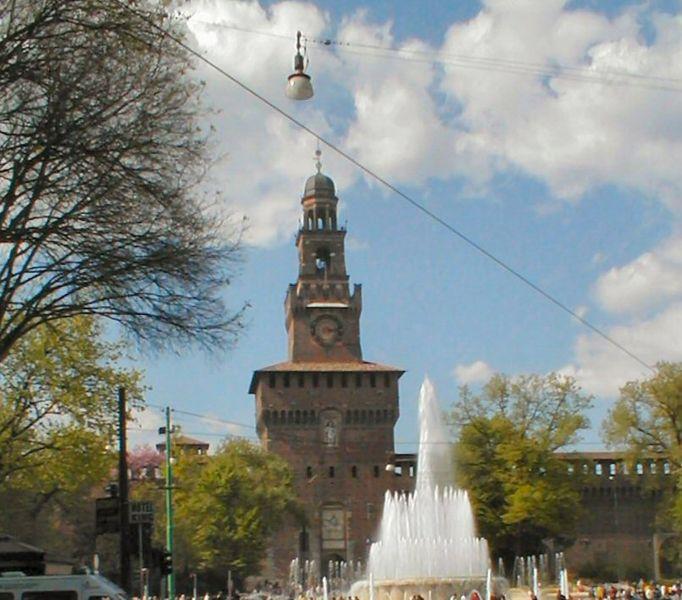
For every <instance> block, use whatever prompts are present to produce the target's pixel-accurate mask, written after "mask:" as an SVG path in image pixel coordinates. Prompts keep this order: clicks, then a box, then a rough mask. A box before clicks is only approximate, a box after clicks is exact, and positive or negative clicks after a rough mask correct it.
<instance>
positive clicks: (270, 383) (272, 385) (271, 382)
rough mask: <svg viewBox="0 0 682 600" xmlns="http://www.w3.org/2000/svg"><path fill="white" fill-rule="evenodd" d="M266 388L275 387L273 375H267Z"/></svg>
mask: <svg viewBox="0 0 682 600" xmlns="http://www.w3.org/2000/svg"><path fill="white" fill-rule="evenodd" d="M268 386H270V387H271V388H274V387H275V374H274V373H270V374H269V375H268Z"/></svg>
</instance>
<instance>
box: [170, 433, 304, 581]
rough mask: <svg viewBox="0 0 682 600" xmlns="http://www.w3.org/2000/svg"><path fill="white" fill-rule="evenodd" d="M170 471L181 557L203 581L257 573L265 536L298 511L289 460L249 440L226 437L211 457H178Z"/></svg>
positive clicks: (263, 549) (261, 558)
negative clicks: (171, 472) (227, 440)
mask: <svg viewBox="0 0 682 600" xmlns="http://www.w3.org/2000/svg"><path fill="white" fill-rule="evenodd" d="M175 475H176V479H177V485H178V489H177V493H176V495H175V501H176V502H175V506H176V512H175V515H176V527H177V529H176V531H177V540H178V549H179V554H180V555H181V556H180V558H181V560H182V561H183V562H184V563H185V564H186V565H187V566H189V567H190V568H192V569H193V570H197V571H199V572H201V573H203V574H204V579H207V578H208V579H210V578H211V576H213V577H214V578H215V579H216V582H217V583H222V582H223V581H224V577H225V574H226V573H227V571H228V570H231V571H232V573H233V575H234V576H235V577H236V578H237V580H240V579H243V578H244V577H247V576H249V575H252V574H255V573H257V572H258V570H259V568H260V563H261V561H262V560H263V559H264V558H265V551H266V548H267V543H268V538H269V536H270V535H271V534H272V533H273V532H274V531H275V530H276V529H277V528H278V527H279V526H280V525H281V523H282V520H283V519H284V517H285V515H287V514H297V513H298V510H297V502H296V495H295V491H294V487H293V475H292V473H291V470H290V468H289V466H288V464H287V463H286V462H285V461H284V460H283V459H281V458H280V457H278V456H276V455H274V454H270V453H268V452H267V451H265V450H263V449H262V448H260V447H259V446H257V445H255V444H252V443H250V442H248V441H243V440H240V441H229V442H227V443H225V444H224V445H223V446H221V448H220V449H219V450H218V452H217V453H216V454H215V455H213V456H182V457H179V459H178V465H177V469H176V470H175Z"/></svg>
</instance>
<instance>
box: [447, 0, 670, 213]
mask: <svg viewBox="0 0 682 600" xmlns="http://www.w3.org/2000/svg"><path fill="white" fill-rule="evenodd" d="M565 4H566V3H565V2H564V1H562V0H546V1H544V2H541V3H538V2H534V1H519V2H513V3H510V2H500V1H497V0H496V1H488V2H486V3H485V7H484V9H483V10H482V11H481V12H480V13H479V14H478V15H477V16H476V17H475V18H473V19H472V20H470V21H468V22H466V23H462V24H457V25H455V26H453V27H452V28H451V29H450V31H449V32H448V34H447V37H446V41H445V44H444V47H443V51H444V52H446V53H448V54H454V55H468V56H471V55H475V56H477V57H485V58H495V59H499V58H503V59H507V60H510V61H519V62H518V63H516V64H515V65H510V69H512V68H513V69H515V70H519V69H526V68H527V67H526V66H525V65H530V64H539V65H541V66H551V65H553V64H557V63H558V64H563V65H567V66H569V67H573V68H579V69H583V71H580V72H576V74H577V75H580V76H584V75H592V74H598V73H599V72H604V71H616V70H618V71H627V72H632V73H646V74H647V75H651V76H660V77H677V78H679V77H681V76H682V60H681V59H682V35H681V33H682V24H681V23H680V21H679V20H678V19H677V18H676V17H674V16H664V15H660V16H658V17H657V18H656V20H655V26H656V28H657V36H656V41H655V42H654V43H653V44H651V45H646V42H644V41H643V36H641V35H640V31H639V24H638V19H637V13H636V12H635V10H634V9H633V10H630V11H629V12H625V13H624V14H623V15H621V16H620V17H618V18H616V19H613V20H609V19H607V18H605V17H603V16H599V15H597V14H596V13H592V12H589V11H586V10H566V8H565ZM521 31H523V35H520V33H519V32H521ZM520 63H523V64H520ZM497 65H499V63H497ZM505 70H506V69H505ZM599 77H600V79H602V80H603V79H604V77H603V76H599ZM609 78H610V79H615V77H613V76H609ZM635 83H637V82H635ZM442 85H443V89H444V90H445V91H446V92H447V93H448V94H450V95H451V96H452V97H453V98H455V99H457V100H459V101H460V102H461V103H462V115H461V119H460V122H461V124H462V125H463V126H464V127H465V128H466V129H467V131H468V133H467V134H466V136H475V137H476V139H477V140H479V141H480V140H482V143H483V145H484V146H485V148H486V150H487V152H488V154H489V157H490V159H491V160H492V159H494V158H496V157H497V158H498V159H499V160H500V161H501V162H502V165H506V166H507V167H508V168H512V167H513V168H521V169H523V170H524V171H525V172H527V173H529V174H531V175H533V176H535V177H537V178H538V179H540V180H543V181H545V182H546V183H547V184H548V185H549V186H550V188H551V189H552V190H553V191H554V193H555V194H557V195H559V196H562V197H565V198H577V197H579V196H580V195H581V194H583V193H584V192H585V191H587V190H589V189H593V188H594V187H596V186H599V185H602V184H607V183H613V184H616V185H619V186H630V187H632V188H635V189H638V190H641V191H643V192H645V193H647V194H651V195H658V196H660V197H661V198H662V199H664V200H665V201H666V202H667V203H668V205H669V206H670V207H671V208H675V209H676V210H680V209H682V203H680V197H681V195H682V194H681V192H682V173H681V172H680V169H679V166H678V164H677V163H678V160H677V157H678V156H679V155H680V151H682V105H681V104H680V102H679V98H678V96H679V94H677V93H670V92H663V91H653V90H649V89H644V88H642V87H636V86H632V85H631V86H626V87H623V86H618V85H597V84H592V83H585V82H582V81H574V80H572V79H557V78H554V79H549V80H548V81H543V80H542V79H541V78H540V77H538V76H537V75H526V76H524V75H520V74H518V73H505V72H500V71H499V70H491V71H482V70H480V69H473V68H468V69H467V68H448V69H446V76H445V78H444V80H443V84H442ZM503 168H504V167H503Z"/></svg>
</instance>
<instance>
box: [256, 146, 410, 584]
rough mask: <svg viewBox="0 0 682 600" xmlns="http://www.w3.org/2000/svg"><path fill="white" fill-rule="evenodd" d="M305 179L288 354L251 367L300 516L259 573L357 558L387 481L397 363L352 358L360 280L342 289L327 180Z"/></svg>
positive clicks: (261, 413)
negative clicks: (304, 562)
mask: <svg viewBox="0 0 682 600" xmlns="http://www.w3.org/2000/svg"><path fill="white" fill-rule="evenodd" d="M317 157H318V161H317V173H316V174H315V175H313V176H311V177H309V178H308V180H307V181H306V184H305V189H304V192H303V198H302V200H301V205H302V209H303V219H302V223H301V227H300V229H299V231H298V235H297V237H296V248H297V249H298V279H297V281H296V283H294V284H291V285H290V286H289V289H288V290H287V294H286V300H285V303H284V309H285V325H286V330H287V335H288V360H287V361H286V362H281V363H278V364H275V365H271V366H269V367H264V368H262V369H259V370H257V371H255V372H254V374H253V378H252V381H251V387H250V390H249V391H250V393H252V394H255V397H256V419H257V427H258V434H259V437H260V439H261V442H262V444H263V446H264V447H265V448H267V449H268V450H270V451H272V452H275V453H277V454H279V455H280V456H282V457H283V458H285V459H286V460H287V461H288V462H289V464H290V465H291V467H292V469H293V471H294V474H295V480H296V487H297V491H298V495H299V498H300V499H301V501H302V502H303V506H304V509H305V517H304V518H302V519H300V520H294V519H293V518H292V519H291V522H289V523H288V524H287V525H286V526H285V527H284V528H283V529H282V530H281V531H280V533H279V534H278V535H277V536H276V537H275V539H274V540H273V543H272V545H271V548H270V560H269V561H268V563H269V564H268V566H267V568H266V572H265V573H264V575H266V576H270V577H278V578H279V579H280V580H281V579H282V578H283V577H284V576H285V574H286V572H287V570H288V565H289V561H290V560H291V559H292V558H295V557H296V556H299V557H300V558H302V559H314V560H315V561H316V562H317V564H318V565H320V567H321V572H322V573H324V571H325V569H326V565H327V564H328V561H329V560H346V561H349V560H362V561H363V562H364V560H365V559H366V554H367V550H368V544H369V543H370V542H371V541H372V540H374V539H375V537H376V533H377V526H378V522H379V517H380V512H381V507H382V504H383V496H384V493H385V491H386V490H387V489H395V488H396V479H395V474H394V473H393V472H389V471H387V470H386V465H387V464H390V463H393V462H394V458H395V456H394V443H393V428H394V425H395V423H396V421H397V419H398V413H399V406H398V380H399V378H400V376H401V375H402V373H403V371H401V370H400V369H397V368H394V367H389V366H385V365H380V364H377V363H373V362H367V361H365V360H363V359H362V350H361V345H360V313H361V311H362V294H361V287H360V285H357V284H356V285H354V286H353V290H352V292H351V289H350V286H349V282H348V280H349V277H348V273H347V271H346V263H345V253H344V241H345V237H346V231H345V229H344V228H343V227H339V225H338V218H337V214H338V213H337V204H338V198H337V197H336V191H335V186H334V182H333V181H332V180H331V179H330V178H329V177H327V176H326V175H323V174H322V173H321V170H320V168H321V165H320V162H319V151H318V153H317Z"/></svg>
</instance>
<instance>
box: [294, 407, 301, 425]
mask: <svg viewBox="0 0 682 600" xmlns="http://www.w3.org/2000/svg"><path fill="white" fill-rule="evenodd" d="M294 423H296V425H300V424H301V411H300V410H297V411H296V412H295V413H294Z"/></svg>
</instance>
